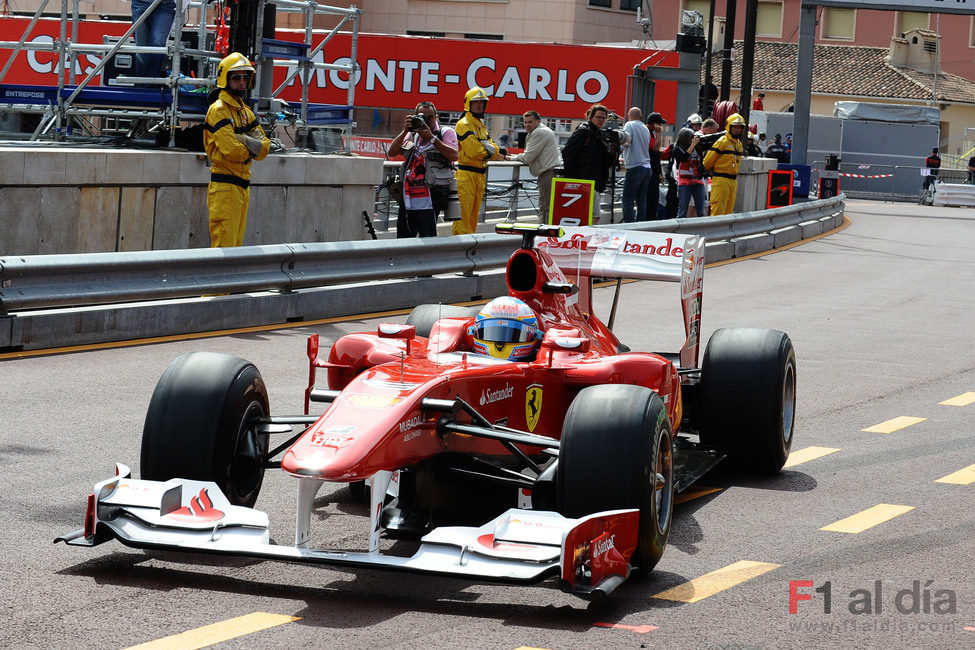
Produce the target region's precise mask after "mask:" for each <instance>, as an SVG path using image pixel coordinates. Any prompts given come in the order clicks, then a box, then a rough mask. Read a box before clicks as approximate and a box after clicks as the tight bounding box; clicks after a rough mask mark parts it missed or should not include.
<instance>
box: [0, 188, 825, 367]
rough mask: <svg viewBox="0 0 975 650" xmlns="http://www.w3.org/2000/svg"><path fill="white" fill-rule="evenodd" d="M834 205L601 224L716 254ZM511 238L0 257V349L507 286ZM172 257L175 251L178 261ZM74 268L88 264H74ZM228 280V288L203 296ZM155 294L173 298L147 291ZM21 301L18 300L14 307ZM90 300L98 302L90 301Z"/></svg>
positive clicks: (771, 239) (778, 236)
mask: <svg viewBox="0 0 975 650" xmlns="http://www.w3.org/2000/svg"><path fill="white" fill-rule="evenodd" d="M843 207H844V204H843V197H842V196H841V197H838V198H837V199H830V200H823V201H814V202H810V203H806V204H801V205H797V206H790V207H788V208H781V209H779V210H764V211H761V212H754V213H746V214H742V215H731V216H729V217H724V218H717V217H712V218H701V219H685V220H683V221H681V222H677V221H663V222H661V221H658V222H652V224H648V223H646V222H644V223H643V224H626V225H625V226H622V225H620V224H617V225H615V226H610V227H611V228H615V229H624V230H649V229H651V227H652V229H653V230H657V231H664V232H683V233H691V232H696V233H700V234H704V235H705V236H707V237H709V239H711V241H709V242H708V244H707V248H706V251H705V260H706V261H708V262H718V261H723V260H728V259H732V258H735V257H742V256H744V255H750V254H753V253H759V252H764V251H768V250H772V249H774V248H775V247H777V246H784V245H786V244H788V243H793V242H795V241H799V239H800V238H805V237H812V236H816V235H819V234H821V233H823V232H826V231H829V230H832V229H833V228H836V227H838V226H840V225H841V224H842V222H843ZM519 243H520V239H519V238H518V237H511V236H503V235H465V236H459V237H449V238H447V237H445V238H437V239H435V240H425V241H421V240H392V241H383V240H380V241H365V242H345V243H324V244H290V245H288V244H280V245H277V246H264V247H242V248H240V249H218V250H211V249H208V250H205V251H161V252H150V253H141V254H131V253H130V254H120V253H110V254H96V255H91V256H78V255H76V256H40V257H35V258H19V259H18V258H9V257H8V258H0V351H14V350H30V349H41V348H47V347H56V346H64V345H80V344H86V343H98V342H106V341H123V340H129V339H138V338H145V337H151V336H165V335H173V334H187V333H193V332H206V331H213V330H219V329H232V328H238V327H248V326H259V325H272V324H278V323H287V322H302V321H310V320H316V319H321V318H330V317H336V316H345V315H350V314H361V313H367V312H374V311H385V310H392V309H403V308H409V307H412V306H414V305H416V304H419V303H427V302H438V301H443V302H458V301H465V300H477V299H481V298H488V297H493V296H496V295H499V294H503V293H505V291H506V289H505V282H504V273H503V266H504V263H505V261H506V260H507V258H508V256H509V255H510V253H511V251H512V250H514V249H515V248H516V247H517V246H518V245H519ZM231 251H233V252H232V253H231ZM169 257H172V258H175V257H179V258H180V259H181V260H182V263H181V264H177V263H176V261H175V259H168V260H167V258H169ZM113 258H115V259H114V262H115V263H114V264H113ZM123 258H126V259H123ZM83 268H87V269H89V270H90V274H89V275H87V276H85V275H84V274H83V273H81V271H80V269H83ZM69 269H74V271H75V277H71V275H72V273H71V271H70V270H69ZM69 277H70V280H69V279H68V278H69ZM194 278H195V282H194ZM72 282H74V284H72ZM140 282H141V283H142V285H140ZM68 285H70V287H69V286H68ZM128 285H131V286H130V288H128V289H127V288H126V287H127V286H128ZM143 285H144V286H143ZM140 286H142V288H140ZM230 291H236V292H237V293H232V294H230V295H216V296H204V297H201V294H207V293H229V292H230ZM72 292H73V293H72ZM72 296H73V297H72ZM164 296H168V297H169V298H170V299H168V300H159V299H154V300H150V299H149V298H150V297H156V298H161V297H164ZM175 296H183V297H178V298H176V297H175ZM122 300H131V301H132V302H124V303H121V302H120V301H122ZM18 301H20V303H19V304H21V305H24V307H22V308H12V306H14V305H17V304H18ZM85 302H87V304H79V303H85ZM96 302H102V303H105V304H92V303H96ZM26 305H29V306H26ZM4 310H6V311H4Z"/></svg>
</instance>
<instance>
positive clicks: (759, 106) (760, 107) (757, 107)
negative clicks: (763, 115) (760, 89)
mask: <svg viewBox="0 0 975 650" xmlns="http://www.w3.org/2000/svg"><path fill="white" fill-rule="evenodd" d="M764 99H765V93H758V97H756V98H755V101H753V102H752V110H753V111H764V110H765V102H764V101H762V100H764Z"/></svg>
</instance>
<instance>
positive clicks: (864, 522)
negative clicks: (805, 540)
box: [819, 503, 914, 535]
mask: <svg viewBox="0 0 975 650" xmlns="http://www.w3.org/2000/svg"><path fill="white" fill-rule="evenodd" d="M911 510H914V506H894V505H890V504H889V503H879V504H877V505H875V506H874V507H872V508H867V509H866V510H864V511H863V512H858V513H856V514H855V515H850V516H849V517H846V518H845V519H840V520H839V521H837V522H835V523H832V524H830V525H829V526H823V527H822V528H820V529H819V530H831V531H833V532H836V533H850V534H851V535H856V534H858V533H862V532H863V531H865V530H867V529H868V528H873V527H874V526H876V525H878V524H882V523H884V522H885V521H889V520H891V519H893V518H894V517H899V516H900V515H902V514H904V513H905V512H910V511H911Z"/></svg>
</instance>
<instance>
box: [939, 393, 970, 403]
mask: <svg viewBox="0 0 975 650" xmlns="http://www.w3.org/2000/svg"><path fill="white" fill-rule="evenodd" d="M972 403H975V392H968V393H962V394H961V395H959V396H958V397H952V398H951V399H946V400H945V401H943V402H938V404H941V405H943V406H968V405H969V404H972Z"/></svg>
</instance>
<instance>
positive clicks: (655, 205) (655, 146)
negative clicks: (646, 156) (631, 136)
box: [647, 113, 667, 220]
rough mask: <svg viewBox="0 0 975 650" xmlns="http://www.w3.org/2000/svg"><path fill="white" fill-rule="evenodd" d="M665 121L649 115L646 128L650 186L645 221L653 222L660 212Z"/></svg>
mask: <svg viewBox="0 0 975 650" xmlns="http://www.w3.org/2000/svg"><path fill="white" fill-rule="evenodd" d="M666 123H667V120H665V119H664V118H663V116H662V115H661V114H660V113H650V117H648V118H647V128H648V129H649V131H650V184H649V185H647V219H650V220H655V219H656V218H657V214H658V212H659V210H660V177H661V176H662V175H663V174H662V172H663V170H662V169H661V167H660V131H661V130H662V125H664V124H666Z"/></svg>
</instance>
